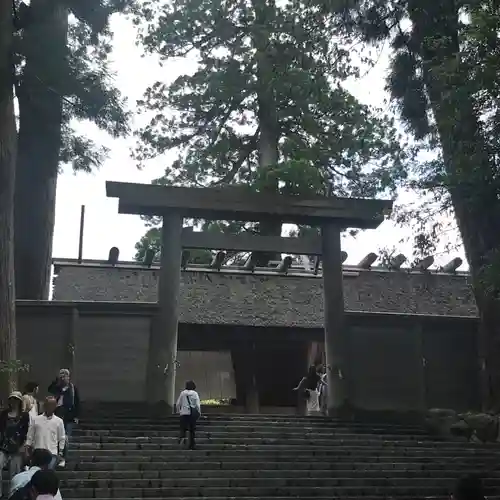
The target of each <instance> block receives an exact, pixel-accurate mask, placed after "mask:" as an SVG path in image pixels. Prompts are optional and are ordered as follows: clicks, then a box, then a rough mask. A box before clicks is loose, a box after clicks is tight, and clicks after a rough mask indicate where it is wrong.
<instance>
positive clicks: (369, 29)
mask: <svg viewBox="0 0 500 500" xmlns="http://www.w3.org/2000/svg"><path fill="white" fill-rule="evenodd" d="M337 3H338V4H339V5H338V6H337V7H338V8H337V10H336V12H337V13H342V14H343V27H344V28H345V29H346V34H347V35H348V36H352V35H353V34H354V35H355V36H357V37H359V35H361V36H362V37H363V38H364V40H366V41H368V42H374V41H382V40H387V39H389V40H391V43H392V47H393V50H394V57H393V60H392V67H391V71H390V74H389V75H388V87H389V90H390V91H391V94H392V97H393V99H394V100H395V102H397V103H398V105H399V108H400V111H401V116H402V117H403V118H404V119H405V120H406V123H407V124H408V126H409V128H410V129H411V130H412V131H413V132H414V133H415V135H416V137H418V138H420V139H422V140H426V141H427V142H428V144H429V145H430V146H431V147H432V146H434V147H436V148H437V150H438V152H439V155H440V157H439V158H438V160H436V161H433V162H430V163H429V164H427V165H425V169H424V170H423V171H422V172H421V173H422V177H421V178H420V179H419V181H418V182H417V183H416V185H417V186H418V187H423V188H425V189H426V190H427V191H430V192H431V193H434V195H435V196H436V198H437V199H438V200H439V202H440V203H439V207H440V208H441V209H443V208H444V209H446V208H447V207H448V206H450V207H452V208H453V211H454V214H455V217H456V220H457V226H458V228H459V230H460V234H461V237H462V241H463V245H464V248H465V252H466V255H467V260H468V262H469V265H470V268H471V273H472V279H473V285H474V292H475V297H476V302H477V305H478V308H479V313H480V318H481V327H480V330H481V333H480V338H481V350H482V352H481V357H482V360H483V361H484V366H485V370H484V372H483V374H484V375H485V377H484V380H483V388H484V403H485V405H486V406H488V407H489V408H493V409H496V410H498V409H500V317H499V312H498V311H500V308H499V307H498V301H499V297H500V278H499V276H500V231H499V222H498V221H499V220H500V189H499V188H500V183H499V175H498V174H499V158H500V156H499V151H500V150H499V140H498V137H499V134H498V131H499V129H500V120H499V117H500V113H499V109H500V108H499V107H498V102H500V101H499V97H500V88H499V86H498V81H499V78H498V76H499V75H498V68H499V67H500V66H499V62H500V42H499V38H498V33H499V32H500V6H499V5H498V3H497V2H493V1H491V0H487V1H482V0H474V1H468V2H467V1H465V2H447V1H446V2H444V1H443V2H436V1H431V0H418V1H417V0H405V1H402V0H393V1H389V2H387V1H386V2H382V1H380V0H355V1H352V2H349V4H347V3H345V2H337ZM332 6H335V4H331V3H330V4H328V5H327V3H325V4H323V5H321V6H320V4H318V8H325V9H330V8H331V7H332Z"/></svg>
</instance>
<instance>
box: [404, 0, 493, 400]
mask: <svg viewBox="0 0 500 500" xmlns="http://www.w3.org/2000/svg"><path fill="white" fill-rule="evenodd" d="M409 13H410V17H411V20H412V22H413V24H414V30H415V33H416V35H417V40H418V41H419V51H420V56H421V57H422V60H423V63H424V78H425V84H426V87H427V92H428V95H429V99H430V103H431V108H432V111H433V114H434V118H435V120H436V125H437V129H438V133H439V137H440V141H441V146H442V151H443V158H444V162H445V168H446V173H447V176H448V179H447V184H448V186H447V187H448V190H449V192H450V195H451V200H452V204H453V207H454V210H455V215H456V218H457V223H458V226H459V229H460V233H461V236H462V240H463V244H464V248H465V253H466V255H467V260H468V262H469V265H470V268H471V274H472V280H473V287H474V294H475V298H476V302H477V306H478V309H479V316H480V332H479V352H480V357H481V368H482V392H483V406H484V407H485V409H495V410H500V301H499V297H500V279H499V278H497V277H496V276H498V275H500V201H499V197H498V196H499V181H498V180H497V175H496V168H495V165H494V163H493V162H492V160H491V156H490V154H489V151H488V145H487V144H486V141H485V140H484V136H483V133H482V129H481V126H480V121H479V117H478V115H477V112H476V110H475V109H474V104H473V103H474V101H473V99H472V95H471V93H470V91H469V90H468V85H467V75H466V73H465V72H464V71H463V68H462V67H461V61H460V56H459V54H460V46H459V39H458V34H459V17H458V16H459V13H458V10H457V7H456V2H454V1H451V0H446V1H444V0H443V2H431V1H426V2H422V1H421V0H411V1H409Z"/></svg>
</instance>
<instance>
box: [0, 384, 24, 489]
mask: <svg viewBox="0 0 500 500" xmlns="http://www.w3.org/2000/svg"><path fill="white" fill-rule="evenodd" d="M29 425H30V417H29V414H28V412H24V411H23V395H22V394H21V393H20V392H17V391H16V392H13V393H12V394H11V395H10V396H9V399H8V407H7V408H6V409H5V410H3V411H2V412H1V413H0V472H1V471H2V469H3V468H4V467H5V466H6V465H7V464H9V479H12V478H13V477H14V476H15V475H16V474H18V473H19V472H20V471H21V467H22V464H23V452H24V449H23V447H24V443H25V442H26V436H27V434H28V428H29ZM1 479H2V478H1V476H0V496H2V486H3V485H2V480H1Z"/></svg>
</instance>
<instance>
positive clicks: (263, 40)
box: [253, 0, 281, 267]
mask: <svg viewBox="0 0 500 500" xmlns="http://www.w3.org/2000/svg"><path fill="white" fill-rule="evenodd" d="M253 7H254V12H255V25H254V37H253V43H254V46H255V48H256V60H257V87H258V90H257V102H258V111H257V118H258V122H259V128H260V135H259V170H260V174H261V178H262V179H263V178H264V177H265V171H266V170H267V169H268V168H269V167H272V166H275V165H277V163H278V162H279V152H278V145H279V137H280V130H279V123H278V116H277V109H276V106H277V105H276V99H275V96H274V82H273V79H274V67H273V56H272V43H271V41H270V33H269V26H271V25H272V23H271V22H270V20H269V17H271V16H274V15H275V10H276V7H275V4H274V1H272V0H268V1H266V0H254V1H253ZM262 189H263V191H270V192H277V191H278V182H277V181H276V180H274V179H269V180H268V181H267V182H266V183H264V184H263V185H262ZM259 234H262V235H265V236H281V223H279V222H275V221H271V220H263V221H262V222H260V223H259ZM279 259H281V256H280V255H279V254H276V253H271V252H258V253H256V264H257V266H262V267H265V266H267V265H268V262H269V261H270V260H279Z"/></svg>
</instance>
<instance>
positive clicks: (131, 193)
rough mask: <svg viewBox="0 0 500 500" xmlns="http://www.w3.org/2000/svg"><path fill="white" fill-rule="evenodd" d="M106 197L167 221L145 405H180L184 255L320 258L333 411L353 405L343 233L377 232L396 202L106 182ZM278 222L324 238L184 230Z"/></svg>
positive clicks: (126, 210)
mask: <svg viewBox="0 0 500 500" xmlns="http://www.w3.org/2000/svg"><path fill="white" fill-rule="evenodd" d="M106 194H107V196H108V197H112V198H118V199H119V204H118V211H119V213H121V214H137V215H157V216H162V217H163V226H162V251H161V261H160V275H159V285H158V312H157V314H156V317H155V318H154V320H153V324H152V327H151V334H150V342H149V357H148V368H147V381H146V384H147V399H148V401H149V402H151V403H157V402H161V401H163V402H165V403H166V404H167V405H168V407H169V408H172V409H173V407H174V403H175V393H174V391H175V372H176V359H177V328H178V318H179V303H178V297H179V288H180V272H181V262H182V249H183V248H205V249H213V250H236V251H249V252H274V253H293V254H298V255H320V256H321V258H322V262H323V293H324V307H325V352H326V365H327V373H328V381H329V383H328V411H329V413H333V412H335V411H337V410H340V409H342V408H343V407H344V405H345V404H346V402H347V401H348V400H349V392H350V391H349V386H350V384H349V362H348V359H346V357H347V355H348V353H347V351H346V342H345V338H346V334H347V331H346V325H345V318H344V295H343V283H342V255H341V246H340V234H341V231H342V230H344V229H345V228H348V227H352V228H359V229H374V228H377V227H378V226H379V225H380V224H381V223H382V222H383V220H384V219H385V217H386V216H387V215H388V214H389V213H390V211H391V210H392V201H389V200H365V199H353V198H335V197H320V196H316V197H308V198H305V197H298V196H283V195H279V194H267V193H266V194H264V193H255V192H250V191H248V190H247V189H242V188H239V187H226V188H183V187H165V186H158V185H152V184H134V183H123V182H110V181H108V182H106ZM184 217H189V218H201V219H208V220H239V221H245V222H262V221H269V220H271V221H275V222H280V223H291V224H305V225H309V226H316V227H318V226H319V227H320V228H321V237H316V238H307V239H299V238H284V237H274V236H259V235H249V234H245V235H237V236H234V235H225V234H211V233H200V232H185V231H183V230H182V225H183V218H184Z"/></svg>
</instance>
